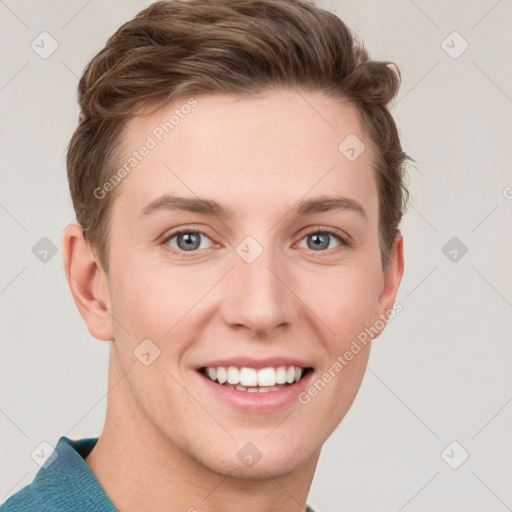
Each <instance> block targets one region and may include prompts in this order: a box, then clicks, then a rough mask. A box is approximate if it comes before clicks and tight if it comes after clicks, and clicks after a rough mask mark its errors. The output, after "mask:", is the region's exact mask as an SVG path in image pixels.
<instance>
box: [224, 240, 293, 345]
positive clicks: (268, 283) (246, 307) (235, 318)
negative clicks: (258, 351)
mask: <svg viewBox="0 0 512 512" xmlns="http://www.w3.org/2000/svg"><path fill="white" fill-rule="evenodd" d="M233 256H234V268H233V270H232V271H231V272H229V274H228V276H227V277H228V279H226V282H225V283H224V286H225V290H224V291H225V295H224V297H225V298H224V300H223V303H222V316H223V320H224V322H225V323H226V324H227V325H229V327H231V328H238V329H242V328H246V329H249V330H250V331H252V333H253V334H254V335H255V336H257V337H265V336H271V335H272V333H273V331H275V330H276V329H277V328H280V329H283V328H284V327H285V326H287V325H288V326H289V325H291V324H292V323H293V322H294V320H295V318H296V315H297V307H296V302H295V295H294V293H293V292H292V291H291V289H290V284H289V282H290V275H291V273H290V272H289V269H288V270H287V269H286V267H285V262H284V261H282V259H278V257H276V255H275V251H272V250H271V249H264V250H263V252H262V253H261V254H260V255H259V257H258V258H257V259H256V260H255V261H253V262H252V263H248V262H247V261H245V260H244V259H243V258H241V257H239V256H238V254H234V255H233Z"/></svg>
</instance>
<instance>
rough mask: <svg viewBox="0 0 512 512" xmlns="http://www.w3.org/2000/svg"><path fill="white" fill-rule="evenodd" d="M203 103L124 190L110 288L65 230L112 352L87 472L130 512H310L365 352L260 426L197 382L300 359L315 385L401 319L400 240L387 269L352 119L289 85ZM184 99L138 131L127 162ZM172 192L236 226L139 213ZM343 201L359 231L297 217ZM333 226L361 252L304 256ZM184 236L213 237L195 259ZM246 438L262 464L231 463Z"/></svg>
mask: <svg viewBox="0 0 512 512" xmlns="http://www.w3.org/2000/svg"><path fill="white" fill-rule="evenodd" d="M196 99H197V101H198V104H197V107H195V108H194V109H193V110H192V111H191V113H190V114H189V115H187V116H186V117H185V118H184V119H182V120H180V123H179V125H177V126H176V127H175V128H174V129H173V131H172V132H171V133H170V134H168V135H167V136H166V137H165V139H164V140H163V141H162V142H161V143H160V144H158V145H157V147H156V148H154V149H153V150H151V152H150V153H149V154H148V155H147V156H146V157H145V158H144V159H143V160H142V161H141V162H140V163H139V164H138V166H137V167H136V168H135V169H134V170H133V171H132V172H131V173H130V174H129V175H128V176H127V177H126V178H124V180H123V182H122V183H121V184H120V185H119V189H118V190H117V191H116V192H117V193H118V195H117V197H116V199H115V201H114V205H113V209H112V215H111V233H110V252H109V265H110V268H109V272H108V275H107V274H106V273H105V272H104V270H103V268H102V266H101V265H100V263H99V260H98V258H97V257H96V253H95V251H94V250H93V249H92V248H89V247H88V245H87V243H86V242H85V241H84V239H83V236H82V231H81V229H80V227H79V226H77V225H72V226H69V227H68V228H67V229H66V231H65V233H64V238H63V247H64V262H65V268H66V271H67V276H68V282H69V286H70V289H71V292H72V294H73V298H74V300H75V303H76V305H77V307H78V309H79V311H80V313H81V315H82V316H83V318H84V320H85V322H86V324H87V327H88V329H89V332H90V333H91V334H92V335H93V336H94V337H96V338H98V339H100V340H105V341H110V342H111V355H110V365H109V390H110V391H109V394H108V407H107V417H106V422H105V427H104V430H103V432H102V434H101V435H100V437H99V441H98V443H97V445H96V447H95V448H94V450H93V451H92V453H91V454H90V455H89V456H88V457H87V459H86V463H87V464H88V466H89V467H90V468H91V470H92V471H93V473H94V474H95V475H96V476H97V478H98V479H99V481H100V483H101V484H102V486H103V488H104V489H105V491H106V492H107V494H108V495H109V496H110V498H111V499H112V501H113V502H114V504H115V505H116V506H117V507H118V508H119V509H120V510H122V511H123V512H126V511H128V512H131V511H135V510H152V511H164V510H166V511H168V510H183V511H186V510H189V511H190V512H192V511H193V510H194V508H195V509H196V510H198V511H200V512H207V511H211V512H212V511H219V512H220V511H223V512H229V511H238V510H245V511H248V512H256V511H260V512H263V511H265V512H268V511H274V510H275V511H299V510H302V508H303V507H304V504H305V502H306V498H307V494H308V492H309V489H310V486H311V482H312V479H313V475H314V472H315V468H316V465H317V462H318V458H319V455H320V451H321V448H322V445H323V443H324V442H325V441H326V439H327V438H328V437H329V435H330V434H331V433H332V432H333V431H334V429H335V428H336V427H337V426H338V424H339V423H340V421H341V420H342V419H343V417H344V416H345V414H346V413H347V411H348V409H349V407H350V405H351V404H352V402H353V400H354V398H355V396H356V394H357V391H358V389H359V386H360V383H361V380H362V378H363V375H364V372H365V369H366V365H367V361H368V356H369V351H370V345H371V343H368V345H367V346H366V347H365V348H363V349H362V350H361V351H360V352H359V353H358V354H357V355H356V356H355V357H354V358H353V359H352V361H350V363H349V364H347V365H346V367H344V368H343V371H341V372H339V373H337V374H336V377H335V378H333V379H332V380H331V381H330V382H329V383H328V384H327V385H326V386H325V388H324V389H323V390H322V391H321V392H320V393H318V395H317V396H316V397H314V398H313V399H311V401H310V402H309V403H308V404H307V405H302V404H299V403H298V402H296V403H293V404H292V405H291V406H289V407H285V408H283V409H281V410H277V411H273V412H267V413H261V412H260V413H247V412H246V413H241V412H240V411H238V410H237V409H235V408H233V407H231V406H229V405H227V404H224V403H221V402H220V401H218V400H217V399H214V398H212V394H211V392H210V391H209V390H207V389H206V387H205V386H204V385H203V384H202V383H201V381H200V380H199V379H198V376H197V373H196V371H195V370H194V368H195V367H196V366H197V365H199V364H201V363H202V362H207V361H211V360H214V359H219V358H225V357H236V356H251V357H254V358H256V359H258V358H263V357H269V356H293V357H299V358H301V359H304V360H306V361H310V362H311V366H313V367H314V368H315V374H316V375H315V377H316V378H318V377H320V376H321V375H322V373H323V372H324V371H326V370H327V369H328V368H329V367H331V366H332V365H333V363H334V362H335V361H336V359H337V357H338V356H340V355H342V354H343V353H344V352H345V351H346V350H347V349H348V348H349V347H350V344H351V343H352V341H353V340H354V339H356V338H357V335H358V334H359V333H361V332H362V331H364V329H365V328H367V327H370V326H372V325H374V324H375V322H376V321H377V320H378V319H379V318H380V316H379V315H383V314H385V313H386V312H387V311H389V310H390V309H391V308H392V307H393V304H394V301H395V297H396V293H397V290H398V286H399V283H400V280H401V277H402V273H403V248H402V237H401V236H400V235H397V237H396V239H395V242H394V244H393V246H392V249H391V257H390V261H389V265H388V266H387V268H386V270H385V271H383V269H382V266H381V260H380V249H379V242H378V194H377V188H376V182H375V177H374V172H373V170H372V168H371V165H372V161H373V154H372V149H371V143H370V141H368V140H367V139H366V135H365V133H364V132H363V130H362V127H361V124H360V120H359V115H358V111H357V109H356V107H354V106H353V105H351V104H350V103H347V102H342V101H340V100H335V99H333V98H328V97H327V96H325V95H324V94H322V93H321V92H302V93H301V94H298V93H297V92H295V91H293V90H288V89H280V90H274V91H272V92H269V93H266V94H265V95H260V96H258V97H254V98H252V99H247V98H239V97H238V98H237V97H233V96H227V95H203V96H197V97H196ZM185 101H186V99H185V100H181V101H175V102H174V103H173V104H171V105H169V106H167V107H165V108H164V109H161V110H159V111H158V112H156V113H152V114H150V115H145V116H140V117H138V118H136V119H133V120H132V121H130V123H129V124H128V127H127V130H126V133H125V138H124V148H125V150H126V156H129V155H130V153H131V152H132V151H133V150H135V149H136V148H138V147H140V146H141V145H142V144H143V143H144V141H145V140H146V137H147V136H148V134H151V133H152V131H153V130H154V128H155V127H156V126H158V124H159V123H160V122H162V121H163V120H165V119H168V118H169V115H170V113H172V111H173V110H175V109H176V108H179V106H180V105H183V104H184V103H185ZM351 133H353V134H356V135H357V137H359V138H360V139H361V140H362V141H364V142H365V144H366V150H365V151H364V152H363V153H362V154H361V155H360V156H359V157H358V158H357V159H356V160H354V161H349V160H348V159H347V158H346V157H345V156H344V155H342V154H341V153H340V151H339V150H338V146H339V144H340V142H341V141H343V139H344V138H345V137H347V135H349V134H351ZM165 193H167V194H175V195H179V196H184V197H196V196H199V197H201V198H209V199H213V200H215V201H217V202H219V203H221V204H222V205H223V206H225V207H226V208H230V209H231V210H233V212H234V214H233V217H232V218H225V219H224V218H220V217H218V216H211V215H210V216H208V215H205V214H201V213H194V212H184V211H170V210H159V211H156V212H154V213H153V214H151V215H147V216H144V215H141V212H142V210H143V209H144V208H145V207H146V206H147V205H148V204H149V203H151V202H152V201H153V200H154V199H156V198H158V197H159V196H161V195H162V194H165ZM334 194H338V195H341V196H344V197H347V198H350V199H352V200H354V201H357V203H359V204H360V205H361V206H362V208H363V209H364V211H365V214H366V217H363V216H362V215H361V214H359V213H358V212H356V211H352V210H334V211H327V212H319V213H314V214H311V215H308V216H303V217H298V216H296V215H295V214H294V212H293V210H292V208H293V206H294V205H295V203H297V202H298V201H300V200H302V199H309V198H312V197H317V196H324V195H327V196H332V195H334ZM325 227H328V228H332V229H334V230H336V232H337V233H339V234H340V236H343V237H345V239H347V236H348V237H349V239H350V241H351V245H350V246H346V245H344V244H343V243H342V242H340V241H339V240H338V239H336V237H332V236H330V237H329V236H327V242H328V246H327V243H326V244H325V246H322V248H321V249H317V250H315V249H314V248H313V249H312V248H310V247H311V245H310V246H308V240H309V241H310V242H311V239H312V236H311V234H312V233H318V231H321V228H325ZM176 228H179V229H188V231H189V232H190V231H192V232H195V231H201V232H202V233H204V235H205V236H202V237H201V245H200V247H199V248H198V249H196V250H195V252H194V253H193V255H192V256H190V251H189V252H188V256H187V254H186V255H185V257H183V256H179V255H178V254H173V253H172V252H171V251H170V250H169V249H170V247H171V248H173V249H174V250H176V251H178V252H179V251H180V248H181V253H182V254H183V253H184V252H186V250H185V249H183V247H185V248H186V244H184V243H183V242H181V243H180V245H179V240H178V238H177V237H174V238H172V239H171V240H170V241H167V242H166V240H165V238H166V237H168V236H169V235H172V234H173V230H174V231H175V230H176ZM313 228H318V229H317V230H316V231H315V229H313ZM309 229H311V233H309V235H308V233H307V232H306V231H308V230H309ZM248 236H252V237H253V238H254V239H255V240H257V242H258V243H259V244H260V246H261V247H262V248H263V252H262V254H261V255H260V256H259V257H258V258H257V259H256V260H255V261H254V262H252V263H247V262H246V261H244V260H243V259H242V258H241V257H240V256H239V255H238V254H237V252H236V248H237V246H238V245H239V244H240V243H241V242H242V241H243V240H244V239H245V238H246V237H248ZM326 246H327V248H324V247H326ZM196 247H197V246H196ZM313 247H314V246H313ZM379 334H380V333H379ZM147 338H149V339H151V340H152V342H153V343H154V344H155V345H157V346H158V348H159V349H160V351H161V352H160V357H158V358H157V359H156V360H155V361H154V362H153V363H152V364H151V365H150V366H145V365H144V364H142V363H141V362H140V361H139V360H138V359H137V358H136V357H135V356H134V354H133V351H134V350H135V349H136V347H137V346H138V345H139V344H140V343H141V341H142V340H144V339H147ZM246 442H251V443H253V444H254V445H256V446H257V447H258V449H259V450H260V452H261V453H262V458H261V459H260V460H259V461H258V462H257V464H256V465H255V466H253V467H252V468H249V467H246V466H245V465H244V464H242V463H241V462H240V460H239V459H238V458H237V456H236V455H237V452H238V450H239V449H240V448H241V447H242V446H244V445H245V443H246ZM170 504H172V505H170Z"/></svg>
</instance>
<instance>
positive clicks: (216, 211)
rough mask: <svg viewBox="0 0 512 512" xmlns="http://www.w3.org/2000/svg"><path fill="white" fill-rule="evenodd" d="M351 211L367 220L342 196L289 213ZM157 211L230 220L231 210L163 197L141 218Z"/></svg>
mask: <svg viewBox="0 0 512 512" xmlns="http://www.w3.org/2000/svg"><path fill="white" fill-rule="evenodd" d="M335 210H341V211H351V212H354V213H357V214H358V215H360V216H361V217H362V218H363V219H364V220H367V215H366V212H365V210H364V208H363V207H362V206H361V204H360V203H358V202H357V201H355V200H354V199H351V198H349V197H343V196H338V195H336V196H320V197H314V198H311V199H304V200H302V201H299V202H298V203H296V204H295V205H294V206H293V207H292V208H291V210H290V211H291V212H295V214H296V215H297V216H305V215H312V214H314V213H321V212H328V211H335ZM158 211H186V212H194V213H200V214H203V215H211V216H216V217H221V218H226V219H229V218H232V217H233V216H234V212H233V210H231V209H229V208H226V207H224V206H222V205H221V204H219V203H218V202H216V201H214V200H212V199H204V198H200V197H179V196H173V195H169V194H166V195H163V196H160V197H158V198H157V199H155V200H154V201H152V202H151V203H149V204H148V205H147V206H146V207H145V208H144V209H143V210H142V211H141V215H140V216H141V217H147V216H149V215H151V214H153V213H156V212H158Z"/></svg>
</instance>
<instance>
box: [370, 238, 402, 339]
mask: <svg viewBox="0 0 512 512" xmlns="http://www.w3.org/2000/svg"><path fill="white" fill-rule="evenodd" d="M403 273H404V250H403V237H402V235H401V233H398V234H397V235H396V236H395V239H394V241H393V245H392V246H391V251H390V256H389V261H388V265H387V267H386V269H385V270H384V275H383V284H382V291H381V294H380V297H379V302H378V306H377V311H376V313H377V314H376V318H375V319H374V320H375V323H377V321H379V320H380V323H381V324H382V323H384V326H385V323H386V322H387V319H388V318H389V316H390V313H391V311H393V309H394V308H393V306H394V304H395V299H396V295H397V293H398V287H399V286H400V282H401V280H402V276H403ZM382 330H384V327H383V328H382ZM382 330H381V332H382ZM381 332H380V333H379V335H380V334H381Z"/></svg>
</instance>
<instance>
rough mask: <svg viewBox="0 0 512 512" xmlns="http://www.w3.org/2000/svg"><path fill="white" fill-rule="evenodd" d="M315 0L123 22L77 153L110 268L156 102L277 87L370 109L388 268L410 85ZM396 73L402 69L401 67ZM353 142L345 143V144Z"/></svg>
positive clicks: (98, 60)
mask: <svg viewBox="0 0 512 512" xmlns="http://www.w3.org/2000/svg"><path fill="white" fill-rule="evenodd" d="M313 1H314V0H309V1H308V0H181V1H180V0H174V1H161V2H155V3H153V4H151V5H150V6H149V7H147V8H146V9H144V10H143V11H141V12H140V13H139V14H137V16H136V17H135V18H134V19H133V20H131V21H128V22H127V23H125V24H124V25H122V26H121V27H120V28H119V29H118V30H117V32H116V33H115V34H114V35H112V36H111V37H110V38H109V39H108V41H107V43H106V45H105V48H103V49H102V50H101V51H100V52H99V53H98V54H97V55H96V56H95V57H94V58H93V59H92V61H91V62H90V63H89V64H88V66H87V67H86V69H85V71H84V73H83V76H82V77H81V79H80V82H79V85H78V95H79V104H80V108H81V113H80V117H79V124H78V127H77V129H76V131H75V132H74V134H73V136H72V138H71V141H70V143H69V147H68V152H67V172H68V180H69V186H70V191H71V197H72V200H73V206H74V209H75V212H76V217H77V221H78V222H79V224H80V225H81V226H82V229H83V231H84V236H85V238H86V239H87V240H88V242H89V244H90V245H91V246H92V247H93V248H94V249H95V250H97V252H98V256H99V258H100V262H101V263H102V265H103V267H104V268H105V270H106V271H108V238H109V236H108V235H109V224H110V223H109V213H110V209H111V206H112V203H113V201H114V198H115V196H116V190H117V189H118V188H119V187H117V188H116V190H112V192H111V193H109V194H108V195H106V196H105V197H104V198H100V199H99V198H98V197H97V194H96V193H95V190H98V187H101V186H102V184H104V183H106V182H107V181H108V180H109V178H110V177H111V176H113V175H114V174H115V171H116V166H118V165H119V150H120V147H121V139H122V136H123V130H124V128H125V126H126V123H127V122H128V121H129V120H130V119H131V118H133V117H134V116H135V115H136V113H137V110H138V109H139V108H140V107H141V106H144V105H146V104H152V103H155V102H157V103H161V105H160V106H164V105H165V104H167V103H168V102H169V101H171V100H174V99H176V98H180V97H181V98H183V97H186V96H187V95H199V94H212V93H213V94H214V93H228V94H235V95H242V96H244V95H251V94H258V93H261V92H265V91H268V90H270V89H272V88H275V87H288V88H299V89H302V90H309V91H321V92H323V93H325V94H326V95H329V96H332V97H335V98H340V99H343V100H345V101H347V100H348V101H350V102H352V103H353V104H355V105H356V106H357V107H358V110H359V112H360V114H361V120H362V123H363V127H364V129H365V131H366V133H367V136H368V138H369V142H370V145H371V146H372V147H373V149H374V154H375V155H376V158H375V160H376V161H375V162H373V164H374V171H375V173H376V179H377V186H378V191H379V233H380V240H379V244H380V250H381V257H382V264H383V267H385V266H386V265H387V261H388V258H389V253H390V248H391V245H392V243H393V240H394V238H395V235H396V234H397V233H398V226H399V223H400V220H401V218H402V215H403V213H404V209H405V205H406V201H407V196H408V193H407V189H406V187H405V185H404V167H405V160H406V159H409V157H408V156H407V155H406V154H405V153H404V152H403V151H402V147H401V145H400V140H399V135H398V131H397V128H396V125H395V122H394V120H393V118H392V116H391V114H390V112H389V110H388V108H387V105H388V104H389V103H390V101H391V100H392V99H393V98H394V97H395V96H396V94H397V92H398V89H399V86H400V71H399V69H398V67H397V66H396V65H395V64H393V63H391V62H387V61H386V62H384V61H375V60H370V58H369V55H368V52H367V50H366V49H365V47H364V44H363V43H362V42H360V41H359V40H358V39H357V38H356V37H355V36H354V35H353V34H352V33H351V31H350V29H349V28H348V27H347V26H346V25H345V24H344V23H343V22H342V21H341V19H340V18H338V17H337V16H336V15H334V14H333V13H331V12H328V11H326V10H323V9H321V8H319V7H317V6H316V5H314V3H313ZM390 65H391V66H390ZM340 142H341V141H340Z"/></svg>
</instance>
